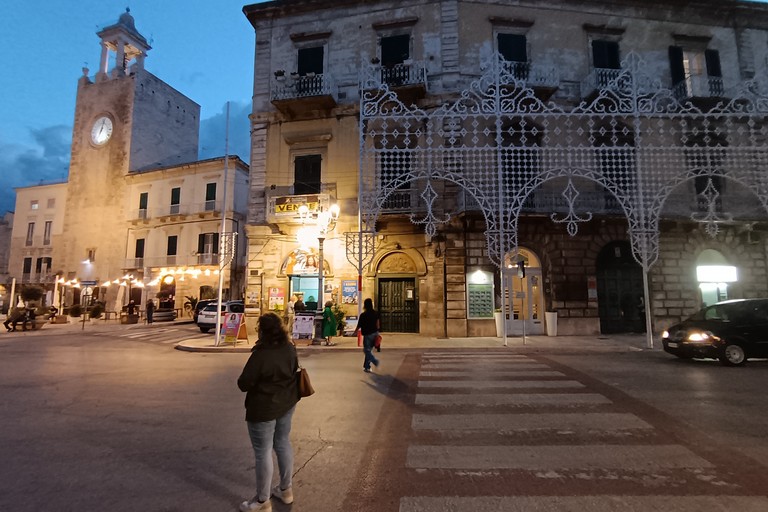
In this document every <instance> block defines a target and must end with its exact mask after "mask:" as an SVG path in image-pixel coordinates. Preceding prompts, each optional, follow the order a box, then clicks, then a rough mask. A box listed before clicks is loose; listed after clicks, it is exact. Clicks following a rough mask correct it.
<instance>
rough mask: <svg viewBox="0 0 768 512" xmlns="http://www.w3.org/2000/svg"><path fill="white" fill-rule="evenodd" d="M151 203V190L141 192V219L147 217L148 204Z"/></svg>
mask: <svg viewBox="0 0 768 512" xmlns="http://www.w3.org/2000/svg"><path fill="white" fill-rule="evenodd" d="M148 203H149V192H142V193H141V194H139V215H138V218H139V219H146V218H147V204H148Z"/></svg>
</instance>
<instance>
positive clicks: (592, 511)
mask: <svg viewBox="0 0 768 512" xmlns="http://www.w3.org/2000/svg"><path fill="white" fill-rule="evenodd" d="M447 510H449V511H450V512H477V511H478V510H484V511H488V512H551V511H553V510H557V511H558V512H584V511H585V510H588V511H589V512H616V511H617V510H620V511H621V512H649V511H665V510H674V511H675V512H701V511H702V510H711V511H720V512H726V511H730V510H738V511H739V512H764V511H765V510H768V498H766V497H765V496H479V497H457V496H444V497H431V496H430V497H427V496H419V497H405V498H402V499H401V500H400V512H444V511H447Z"/></svg>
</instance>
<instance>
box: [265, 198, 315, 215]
mask: <svg viewBox="0 0 768 512" xmlns="http://www.w3.org/2000/svg"><path fill="white" fill-rule="evenodd" d="M302 206H306V207H307V208H309V211H311V212H313V211H317V210H318V209H319V208H320V198H319V196H317V195H309V196H282V197H276V198H275V215H290V216H295V215H298V214H299V208H301V207H302Z"/></svg>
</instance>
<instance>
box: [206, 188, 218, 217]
mask: <svg viewBox="0 0 768 512" xmlns="http://www.w3.org/2000/svg"><path fill="white" fill-rule="evenodd" d="M215 209H216V183H207V184H206V185H205V211H207V212H210V211H213V210H215Z"/></svg>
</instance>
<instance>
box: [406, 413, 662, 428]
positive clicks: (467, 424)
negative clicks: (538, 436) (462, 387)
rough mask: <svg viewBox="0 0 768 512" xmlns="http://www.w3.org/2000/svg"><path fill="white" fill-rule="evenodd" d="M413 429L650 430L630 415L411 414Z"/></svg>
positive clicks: (638, 419) (646, 425)
mask: <svg viewBox="0 0 768 512" xmlns="http://www.w3.org/2000/svg"><path fill="white" fill-rule="evenodd" d="M411 426H412V427H413V429H414V430H437V431H451V430H472V431H480V430H489V431H494V432H512V431H529V430H557V431H581V432H584V431H596V430H599V431H605V432H610V431H616V430H633V429H644V430H645V429H652V428H653V427H652V426H651V425H649V424H648V423H646V422H645V421H643V420H641V419H640V418H638V417H637V416H635V415H634V414H629V413H599V412H594V413H541V414H414V415H413V417H412V419H411Z"/></svg>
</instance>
